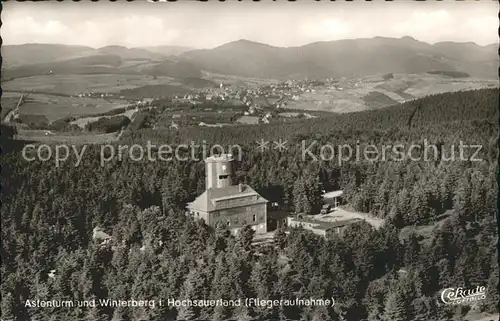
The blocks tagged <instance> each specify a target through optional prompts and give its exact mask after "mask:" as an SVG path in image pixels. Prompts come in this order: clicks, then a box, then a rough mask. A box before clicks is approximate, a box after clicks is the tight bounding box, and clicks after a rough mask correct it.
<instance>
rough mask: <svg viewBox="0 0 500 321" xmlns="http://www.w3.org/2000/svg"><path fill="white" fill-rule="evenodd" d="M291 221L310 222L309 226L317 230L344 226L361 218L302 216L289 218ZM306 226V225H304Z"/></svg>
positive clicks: (359, 220)
mask: <svg viewBox="0 0 500 321" xmlns="http://www.w3.org/2000/svg"><path fill="white" fill-rule="evenodd" d="M290 219H291V220H292V221H295V222H298V223H303V224H311V226H310V227H312V228H315V229H319V230H330V229H332V228H337V227H344V226H347V225H350V224H353V223H357V222H361V221H362V219H359V218H353V219H347V220H341V221H330V222H329V221H320V220H316V219H313V218H309V217H304V218H301V219H299V218H294V217H292V218H290ZM305 227H307V225H306V226H305Z"/></svg>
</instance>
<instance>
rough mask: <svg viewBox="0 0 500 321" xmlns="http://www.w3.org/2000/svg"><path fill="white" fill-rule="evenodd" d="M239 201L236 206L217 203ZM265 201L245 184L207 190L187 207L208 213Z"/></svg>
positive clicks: (265, 201)
mask: <svg viewBox="0 0 500 321" xmlns="http://www.w3.org/2000/svg"><path fill="white" fill-rule="evenodd" d="M235 199H241V202H239V203H237V204H234V203H233V204H221V203H218V201H223V200H235ZM265 203H267V200H266V199H265V198H263V197H262V196H260V195H259V193H257V192H256V191H255V190H254V189H252V188H251V187H250V186H248V185H246V184H240V185H232V186H227V187H222V188H209V189H207V190H206V191H205V192H203V194H201V195H200V196H198V197H197V198H196V199H195V200H194V201H193V202H191V203H188V205H187V207H188V208H189V209H191V210H200V211H205V212H210V211H214V210H221V209H226V208H233V207H240V206H248V205H255V204H265Z"/></svg>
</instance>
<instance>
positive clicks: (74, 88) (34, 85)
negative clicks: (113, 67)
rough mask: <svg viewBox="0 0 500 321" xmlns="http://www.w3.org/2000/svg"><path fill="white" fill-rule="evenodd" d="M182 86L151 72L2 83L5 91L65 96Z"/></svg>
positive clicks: (69, 76)
mask: <svg viewBox="0 0 500 321" xmlns="http://www.w3.org/2000/svg"><path fill="white" fill-rule="evenodd" d="M166 84H170V85H178V86H180V85H181V83H179V82H176V81H174V79H173V78H170V77H161V76H158V77H153V76H148V75H138V74H137V75H125V74H94V75H38V76H31V77H24V78H17V79H14V80H10V81H5V82H3V83H2V88H3V90H4V91H7V92H8V91H23V92H31V91H36V92H44V93H56V94H65V95H78V94H81V93H88V92H92V91H93V92H96V93H118V92H120V91H121V90H127V89H132V88H136V87H141V86H145V85H166Z"/></svg>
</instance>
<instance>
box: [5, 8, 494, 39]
mask: <svg viewBox="0 0 500 321" xmlns="http://www.w3.org/2000/svg"><path fill="white" fill-rule="evenodd" d="M138 1H139V0H137V1H135V2H132V3H127V2H122V3H120V2H115V3H111V2H107V1H106V2H95V3H90V2H85V3H81V2H80V3H74V2H69V1H64V2H33V3H32V2H15V1H9V2H7V3H4V4H3V6H4V8H3V12H2V22H3V25H2V28H1V34H2V38H3V41H4V44H22V43H33V42H35V43H62V44H72V45H87V46H91V47H102V46H106V45H111V44H113V45H123V46H127V47H135V46H155V45H179V46H189V47H195V48H212V47H216V46H218V45H221V44H224V43H227V42H230V41H234V40H238V39H248V40H253V41H258V42H263V43H267V44H270V45H275V46H297V45H303V44H306V43H311V42H315V41H329V40H337V39H346V38H351V39H352V38H367V37H374V36H384V37H398V38H399V37H402V36H412V37H414V38H416V39H418V40H421V41H426V42H430V43H435V42H438V41H459V42H468V41H472V42H475V43H477V44H480V45H486V44H491V43H496V42H497V38H498V36H497V30H498V29H497V28H498V18H497V13H498V4H497V3H496V2H495V1H489V0H481V1H464V2H457V1H447V2H444V3H443V2H436V1H426V2H413V1H412V2H410V1H401V2H395V3H394V2H379V1H374V2H371V3H370V2H354V3H352V2H333V3H332V2H312V1H307V2H295V3H286V2H282V1H280V2H266V3H262V2H260V3H258V2H242V3H239V2H231V3H229V2H223V3H220V2H209V3H200V2H176V3H165V2H164V3H148V2H146V1H143V2H138Z"/></svg>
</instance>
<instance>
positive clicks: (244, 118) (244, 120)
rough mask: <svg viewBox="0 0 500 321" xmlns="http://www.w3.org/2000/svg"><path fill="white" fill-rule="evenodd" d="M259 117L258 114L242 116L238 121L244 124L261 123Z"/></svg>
mask: <svg viewBox="0 0 500 321" xmlns="http://www.w3.org/2000/svg"><path fill="white" fill-rule="evenodd" d="M259 119H260V118H259V117H257V116H241V117H240V118H238V119H237V120H236V121H237V122H238V123H242V124H249V125H255V124H258V123H259Z"/></svg>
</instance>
